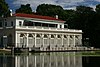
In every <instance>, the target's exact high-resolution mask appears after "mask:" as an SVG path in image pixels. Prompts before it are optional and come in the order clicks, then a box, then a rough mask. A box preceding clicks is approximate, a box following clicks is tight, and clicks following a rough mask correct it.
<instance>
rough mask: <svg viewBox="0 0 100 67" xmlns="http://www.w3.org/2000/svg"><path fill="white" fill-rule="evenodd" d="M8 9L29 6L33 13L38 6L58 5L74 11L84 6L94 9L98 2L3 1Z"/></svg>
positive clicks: (53, 0) (75, 0) (69, 0)
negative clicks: (23, 5) (22, 5)
mask: <svg viewBox="0 0 100 67" xmlns="http://www.w3.org/2000/svg"><path fill="white" fill-rule="evenodd" d="M5 1H6V2H7V3H8V5H9V7H10V9H12V10H13V11H15V9H18V8H19V7H20V5H21V4H30V5H31V8H32V10H33V11H36V8H37V6H38V5H40V4H53V5H60V6H62V7H63V8H64V9H75V7H76V6H78V5H85V6H90V7H93V8H95V6H96V5H97V4H100V0H5Z"/></svg>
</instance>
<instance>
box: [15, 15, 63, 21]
mask: <svg viewBox="0 0 100 67" xmlns="http://www.w3.org/2000/svg"><path fill="white" fill-rule="evenodd" d="M13 16H17V17H27V18H37V19H44V20H54V21H60V22H65V21H63V20H60V19H56V18H54V17H49V16H41V15H35V14H24V13H16V14H13Z"/></svg>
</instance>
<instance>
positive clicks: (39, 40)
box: [35, 34, 41, 47]
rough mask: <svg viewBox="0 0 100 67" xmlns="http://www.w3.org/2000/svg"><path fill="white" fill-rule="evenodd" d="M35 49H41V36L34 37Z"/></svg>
mask: <svg viewBox="0 0 100 67" xmlns="http://www.w3.org/2000/svg"><path fill="white" fill-rule="evenodd" d="M35 46H36V47H41V34H37V35H36V45H35Z"/></svg>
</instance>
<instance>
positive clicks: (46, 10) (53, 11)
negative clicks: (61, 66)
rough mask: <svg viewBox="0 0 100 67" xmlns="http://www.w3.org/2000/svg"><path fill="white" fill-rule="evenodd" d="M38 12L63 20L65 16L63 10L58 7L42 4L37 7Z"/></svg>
mask: <svg viewBox="0 0 100 67" xmlns="http://www.w3.org/2000/svg"><path fill="white" fill-rule="evenodd" d="M36 12H37V14H39V15H45V16H52V17H55V15H59V18H62V16H64V10H63V8H62V7H61V6H58V5H51V4H41V5H39V6H38V7H37V9H36ZM62 19H63V18H62Z"/></svg>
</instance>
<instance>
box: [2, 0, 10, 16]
mask: <svg viewBox="0 0 100 67" xmlns="http://www.w3.org/2000/svg"><path fill="white" fill-rule="evenodd" d="M6 16H10V11H9V7H8V4H7V3H6V2H5V0H0V17H6Z"/></svg>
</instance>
